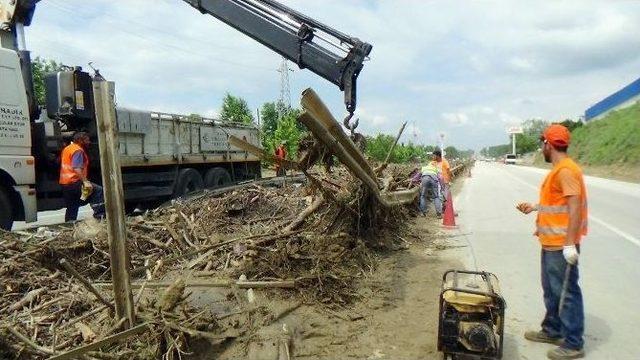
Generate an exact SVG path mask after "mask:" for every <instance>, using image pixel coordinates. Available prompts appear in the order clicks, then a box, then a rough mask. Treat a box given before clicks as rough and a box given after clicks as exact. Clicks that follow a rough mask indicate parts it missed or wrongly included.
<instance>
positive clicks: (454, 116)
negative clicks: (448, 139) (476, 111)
mask: <svg viewBox="0 0 640 360" xmlns="http://www.w3.org/2000/svg"><path fill="white" fill-rule="evenodd" d="M442 118H443V119H444V120H445V121H446V122H448V123H450V124H451V125H454V126H462V125H465V124H466V123H467V122H468V121H469V116H467V114H465V113H462V112H460V113H444V114H442Z"/></svg>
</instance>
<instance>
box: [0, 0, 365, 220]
mask: <svg viewBox="0 0 640 360" xmlns="http://www.w3.org/2000/svg"><path fill="white" fill-rule="evenodd" d="M37 2H38V0H0V228H2V229H11V227H12V224H13V222H14V221H16V220H24V221H27V222H32V221H36V220H37V212H38V211H44V210H54V209H60V208H62V207H64V201H63V198H62V193H61V188H60V186H59V185H58V177H59V169H60V152H61V150H62V148H63V147H64V146H65V145H66V143H67V141H68V139H69V138H70V137H71V136H72V135H73V133H75V132H76V131H85V132H88V133H89V135H90V137H91V139H92V140H93V141H92V145H91V147H90V149H89V150H88V152H89V157H90V159H91V162H90V163H91V167H90V170H89V174H90V175H89V177H90V180H92V181H94V182H96V183H101V174H100V165H99V162H98V159H99V156H98V155H99V154H98V144H97V132H96V130H97V129H96V121H95V113H94V104H93V91H92V81H93V79H92V76H91V75H89V74H88V73H87V72H84V71H82V69H81V68H79V67H76V68H69V69H68V70H64V71H58V72H56V73H52V74H47V75H46V77H45V93H46V106H45V107H44V108H40V107H38V106H37V105H36V101H35V97H34V95H33V80H32V74H31V60H30V54H29V51H27V50H26V46H25V37H24V27H25V26H28V25H29V24H30V22H31V19H32V16H33V13H34V11H35V8H36V3H37ZM184 2H186V3H187V4H189V5H191V6H192V7H194V8H196V9H197V10H199V11H200V12H201V13H203V14H208V15H211V16H214V17H216V18H217V19H219V20H221V21H223V22H225V23H226V24H228V25H230V26H232V27H234V28H235V29H237V30H239V31H241V32H242V33H244V34H245V35H247V36H249V37H251V38H253V39H254V40H256V41H258V42H260V43H261V44H263V45H265V46H267V47H269V48H270V49H272V50H273V51H275V52H277V53H279V54H280V55H282V56H283V57H285V58H286V59H288V60H290V61H294V62H296V63H297V64H298V66H300V67H301V68H308V69H309V70H311V71H313V72H314V73H316V74H318V75H320V76H321V77H323V78H325V79H327V80H329V81H331V82H332V83H334V84H336V85H337V86H338V87H339V88H340V89H341V90H344V95H345V104H346V107H347V110H348V112H349V116H348V119H349V118H350V116H352V115H353V112H354V110H355V105H356V96H355V95H356V79H357V77H358V74H359V73H360V71H361V69H362V67H363V61H364V59H365V58H366V57H367V56H368V55H369V53H370V51H371V48H372V47H371V45H370V44H368V43H365V42H362V41H360V40H358V39H357V38H353V37H350V36H348V35H345V34H343V33H341V32H339V31H337V30H334V29H332V28H330V27H328V26H326V25H324V24H322V23H319V22H317V21H315V20H313V19H311V18H309V17H307V16H305V15H303V14H301V13H298V12H296V11H295V10H292V9H290V8H288V7H286V6H284V5H282V4H279V3H278V2H276V1H274V0H184ZM318 40H319V41H318ZM116 114H117V124H118V133H119V135H118V136H119V145H120V154H121V166H122V180H123V185H124V195H125V196H124V197H125V205H126V206H127V207H129V208H132V207H133V206H135V205H137V204H139V203H141V202H154V201H158V200H163V199H168V198H171V197H178V196H181V195H184V194H186V193H189V192H192V191H196V190H200V189H203V188H208V187H218V186H223V185H226V184H229V183H231V182H234V181H239V180H246V179H255V178H258V177H260V176H261V174H260V159H258V158H257V157H256V156H254V155H252V154H250V153H247V152H246V151H242V150H241V149H239V148H235V147H233V146H231V145H230V144H229V141H228V137H229V135H235V136H236V137H238V138H241V139H244V140H246V141H248V142H249V143H251V144H253V145H256V146H259V145H260V139H259V133H258V129H256V128H255V127H254V126H247V125H242V124H236V123H222V122H220V121H217V120H215V119H198V120H197V121H196V120H191V119H190V118H189V117H187V116H183V115H176V114H166V113H161V112H154V111H140V110H133V109H125V108H116ZM348 119H346V120H345V123H347V124H346V125H347V126H348V125H349V124H348Z"/></svg>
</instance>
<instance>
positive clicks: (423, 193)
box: [419, 152, 442, 219]
mask: <svg viewBox="0 0 640 360" xmlns="http://www.w3.org/2000/svg"><path fill="white" fill-rule="evenodd" d="M421 174H422V177H421V178H420V205H419V210H420V213H421V214H422V216H427V208H428V206H429V199H432V200H433V202H434V207H435V209H436V216H437V217H438V219H440V218H442V203H441V202H440V194H439V187H440V186H439V185H438V183H439V179H438V177H439V175H440V169H439V168H438V162H437V156H436V155H435V152H434V154H433V158H432V159H431V161H430V162H429V163H428V164H427V165H425V166H423V167H422V169H421Z"/></svg>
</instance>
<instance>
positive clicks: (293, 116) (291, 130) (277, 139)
mask: <svg viewBox="0 0 640 360" xmlns="http://www.w3.org/2000/svg"><path fill="white" fill-rule="evenodd" d="M297 113H298V112H297V111H289V112H288V113H286V114H285V115H284V116H283V117H282V119H280V121H278V125H277V127H276V130H275V131H274V132H273V141H270V142H269V144H268V146H269V147H267V148H268V149H269V151H271V152H273V150H274V149H275V147H276V146H277V145H279V144H280V143H281V142H284V143H285V145H284V146H285V148H286V149H287V154H288V157H289V158H290V159H292V158H294V157H295V154H296V153H297V151H298V143H299V142H300V139H301V138H302V131H300V129H298V126H297V125H296V124H297V122H298V115H297Z"/></svg>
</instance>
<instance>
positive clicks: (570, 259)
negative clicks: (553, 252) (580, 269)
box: [562, 245, 580, 265]
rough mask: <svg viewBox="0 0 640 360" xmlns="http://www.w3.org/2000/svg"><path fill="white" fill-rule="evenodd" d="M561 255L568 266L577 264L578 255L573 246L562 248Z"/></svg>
mask: <svg viewBox="0 0 640 360" xmlns="http://www.w3.org/2000/svg"><path fill="white" fill-rule="evenodd" d="M562 255H563V256H564V259H565V260H567V263H568V264H570V265H575V264H577V263H578V257H579V256H580V253H578V250H577V249H576V246H575V245H565V246H563V247H562Z"/></svg>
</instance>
